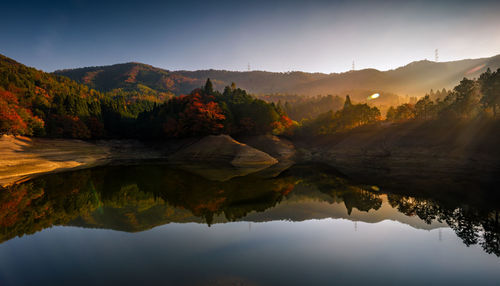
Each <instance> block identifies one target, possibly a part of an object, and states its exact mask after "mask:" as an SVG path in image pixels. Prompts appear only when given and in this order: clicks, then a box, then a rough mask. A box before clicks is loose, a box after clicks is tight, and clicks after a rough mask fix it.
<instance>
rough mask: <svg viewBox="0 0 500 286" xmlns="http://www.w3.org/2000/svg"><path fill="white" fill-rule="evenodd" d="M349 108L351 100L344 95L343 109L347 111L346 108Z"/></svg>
mask: <svg viewBox="0 0 500 286" xmlns="http://www.w3.org/2000/svg"><path fill="white" fill-rule="evenodd" d="M351 106H352V103H351V98H350V97H349V95H346V96H345V102H344V109H347V108H349V107H351Z"/></svg>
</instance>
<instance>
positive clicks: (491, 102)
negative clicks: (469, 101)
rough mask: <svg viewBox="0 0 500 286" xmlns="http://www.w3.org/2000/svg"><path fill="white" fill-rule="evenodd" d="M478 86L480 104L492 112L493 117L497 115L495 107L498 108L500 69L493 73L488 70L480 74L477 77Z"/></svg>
mask: <svg viewBox="0 0 500 286" xmlns="http://www.w3.org/2000/svg"><path fill="white" fill-rule="evenodd" d="M478 81H479V84H480V86H481V88H480V89H481V93H482V95H483V97H482V98H481V104H483V106H484V107H485V108H491V109H492V110H493V116H494V117H496V115H497V107H498V106H500V69H498V70H497V71H495V72H493V73H492V72H491V70H490V69H489V68H488V70H487V71H486V72H485V73H483V74H481V76H480V77H479V80H478Z"/></svg>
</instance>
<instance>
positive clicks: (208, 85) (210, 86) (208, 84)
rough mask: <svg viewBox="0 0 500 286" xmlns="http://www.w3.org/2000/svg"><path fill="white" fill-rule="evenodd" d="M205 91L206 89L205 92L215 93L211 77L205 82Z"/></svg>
mask: <svg viewBox="0 0 500 286" xmlns="http://www.w3.org/2000/svg"><path fill="white" fill-rule="evenodd" d="M204 91H205V94H213V93H214V86H213V84H212V82H211V81H210V79H209V78H207V82H206V83H205V89H204Z"/></svg>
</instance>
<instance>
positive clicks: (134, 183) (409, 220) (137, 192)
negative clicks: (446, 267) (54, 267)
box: [0, 165, 500, 256]
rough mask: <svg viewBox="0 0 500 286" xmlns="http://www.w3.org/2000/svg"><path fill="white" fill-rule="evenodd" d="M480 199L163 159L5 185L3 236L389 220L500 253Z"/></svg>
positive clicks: (499, 240)
mask: <svg viewBox="0 0 500 286" xmlns="http://www.w3.org/2000/svg"><path fill="white" fill-rule="evenodd" d="M478 196H479V195H478ZM457 197H460V196H457ZM483 199H484V200H481V199H479V198H476V200H475V201H474V202H473V203H470V202H464V201H460V200H458V201H454V200H452V199H450V196H447V199H446V200H444V199H443V198H441V197H440V196H438V195H436V197H430V196H427V197H415V196H412V195H409V194H405V193H404V192H403V191H401V192H399V193H397V192H394V191H392V192H390V193H386V192H382V191H379V190H378V188H375V187H373V186H369V185H359V184H354V183H352V182H349V181H348V180H347V179H345V178H343V177H341V176H337V175H336V174H335V172H334V171H333V170H331V169H329V168H326V167H324V166H294V167H292V168H290V169H288V170H286V171H285V172H283V173H281V174H280V175H279V176H278V177H274V178H266V177H259V176H253V177H252V176H246V177H238V178H234V179H231V180H229V181H225V182H218V181H210V180H207V179H204V178H203V177H200V176H198V175H194V174H191V173H188V172H185V171H181V170H176V169H172V168H169V167H165V166H159V165H145V166H131V167H106V168H96V169H90V170H82V171H76V172H70V173H61V174H53V175H47V176H44V177H40V178H37V179H34V180H31V181H29V182H26V183H22V184H18V185H15V186H12V187H10V188H7V189H3V190H0V242H5V241H7V240H10V239H12V238H14V237H16V236H23V235H27V234H33V233H35V232H37V231H40V230H43V229H45V228H49V227H51V226H56V225H62V226H79V227H90V228H105V229H114V230H121V231H127V232H138V231H144V230H147V229H150V228H153V227H155V226H159V225H164V224H168V223H172V222H176V223H185V222H198V223H206V224H208V225H213V224H217V223H224V222H229V221H249V222H252V221H255V222H262V221H273V220H290V221H303V220H308V219H317V218H346V219H349V220H353V221H365V222H378V221H383V220H386V219H390V220H396V221H399V222H402V223H405V224H408V225H411V226H412V227H414V228H421V229H433V228H438V227H443V226H449V227H450V228H451V229H452V230H453V231H454V232H455V233H456V234H457V236H458V237H459V238H460V239H461V240H462V241H463V243H464V244H465V245H467V246H469V245H475V244H477V245H480V246H481V247H482V249H483V250H484V251H485V252H487V253H491V254H494V255H496V256H500V225H499V219H498V213H499V210H500V206H499V204H498V203H496V202H498V200H496V201H495V200H492V199H491V198H490V197H488V196H484V198H483Z"/></svg>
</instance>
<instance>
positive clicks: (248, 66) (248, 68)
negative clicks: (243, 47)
mask: <svg viewBox="0 0 500 286" xmlns="http://www.w3.org/2000/svg"><path fill="white" fill-rule="evenodd" d="M247 70H248V71H250V63H248V65H247Z"/></svg>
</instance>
